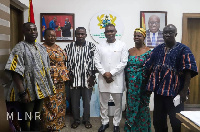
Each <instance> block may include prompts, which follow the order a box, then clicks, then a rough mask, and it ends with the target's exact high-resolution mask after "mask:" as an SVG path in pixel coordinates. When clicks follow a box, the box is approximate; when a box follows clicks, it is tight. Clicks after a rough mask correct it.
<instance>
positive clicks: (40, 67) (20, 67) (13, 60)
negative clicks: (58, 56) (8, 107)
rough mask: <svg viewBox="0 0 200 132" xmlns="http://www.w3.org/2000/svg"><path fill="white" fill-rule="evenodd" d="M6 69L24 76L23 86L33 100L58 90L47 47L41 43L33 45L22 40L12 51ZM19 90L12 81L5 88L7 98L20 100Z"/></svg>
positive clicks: (8, 99)
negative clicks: (54, 81) (54, 82)
mask: <svg viewBox="0 0 200 132" xmlns="http://www.w3.org/2000/svg"><path fill="white" fill-rule="evenodd" d="M5 70H6V71H7V72H8V73H11V72H9V71H12V72H16V73H18V74H19V75H21V76H22V77H23V87H24V88H25V90H26V92H27V93H28V96H29V98H30V100H31V101H33V100H35V99H42V98H45V97H47V96H50V95H52V94H54V93H55V92H56V91H55V87H54V85H53V82H52V80H51V75H50V65H49V56H48V54H47V52H46V49H45V47H44V46H42V45H40V44H39V43H35V45H33V44H29V43H28V42H26V41H21V42H19V43H18V44H16V46H15V47H14V48H13V50H12V52H11V53H10V56H9V59H8V61H7V64H6V66H5ZM10 75H11V74H10ZM10 77H11V76H10ZM18 92H19V91H18V89H17V88H16V87H15V85H14V83H12V84H11V85H10V87H9V88H6V89H5V96H6V100H7V101H19V96H18Z"/></svg>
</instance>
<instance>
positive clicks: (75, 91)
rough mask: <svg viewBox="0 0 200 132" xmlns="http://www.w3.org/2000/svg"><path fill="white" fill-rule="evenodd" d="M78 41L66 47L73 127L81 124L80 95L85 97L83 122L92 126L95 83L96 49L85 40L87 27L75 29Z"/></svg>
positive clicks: (88, 126) (87, 126)
mask: <svg viewBox="0 0 200 132" xmlns="http://www.w3.org/2000/svg"><path fill="white" fill-rule="evenodd" d="M75 37H76V41H75V42H72V43H70V44H68V45H67V46H66V48H65V51H66V54H67V67H68V68H69V78H70V97H71V105H72V114H73V118H74V122H73V123H72V125H71V128H74V129H75V128H77V127H78V126H79V125H80V97H81V96H82V99H83V108H84V112H83V121H82V122H83V124H84V125H85V127H86V128H91V127H92V125H91V123H90V100H91V95H92V90H93V88H92V87H93V86H94V84H95V66H94V60H93V57H94V51H95V45H94V44H93V43H91V42H88V41H86V40H85V38H86V37H87V34H86V29H85V28H84V27H78V28H77V29H76V31H75Z"/></svg>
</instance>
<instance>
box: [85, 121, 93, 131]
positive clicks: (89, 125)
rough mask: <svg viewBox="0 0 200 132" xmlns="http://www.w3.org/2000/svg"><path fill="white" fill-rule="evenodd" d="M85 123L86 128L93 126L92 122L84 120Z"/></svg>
mask: <svg viewBox="0 0 200 132" xmlns="http://www.w3.org/2000/svg"><path fill="white" fill-rule="evenodd" d="M83 124H84V125H85V128H87V129H90V128H92V124H91V123H90V122H89V121H84V122H83Z"/></svg>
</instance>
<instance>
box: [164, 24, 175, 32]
mask: <svg viewBox="0 0 200 132" xmlns="http://www.w3.org/2000/svg"><path fill="white" fill-rule="evenodd" d="M167 27H168V28H170V27H173V28H174V29H175V33H177V28H176V26H174V25H173V24H168V25H167V26H165V27H164V28H163V31H164V29H165V28H167Z"/></svg>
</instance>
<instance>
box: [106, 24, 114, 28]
mask: <svg viewBox="0 0 200 132" xmlns="http://www.w3.org/2000/svg"><path fill="white" fill-rule="evenodd" d="M107 27H114V28H115V25H113V24H111V23H109V24H108V25H106V26H105V28H107Z"/></svg>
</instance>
